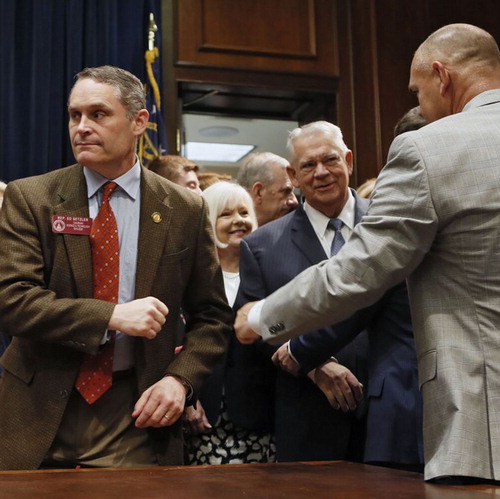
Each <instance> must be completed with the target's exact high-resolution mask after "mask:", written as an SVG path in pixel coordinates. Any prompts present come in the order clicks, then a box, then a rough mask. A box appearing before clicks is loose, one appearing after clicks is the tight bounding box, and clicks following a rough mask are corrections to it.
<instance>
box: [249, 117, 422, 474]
mask: <svg viewBox="0 0 500 499" xmlns="http://www.w3.org/2000/svg"><path fill="white" fill-rule="evenodd" d="M288 148H289V153H290V156H291V168H290V169H289V173H290V176H291V178H292V181H293V184H294V186H295V187H300V189H301V191H302V194H303V196H304V199H305V202H304V204H303V205H302V206H300V207H299V208H297V210H296V211H295V212H294V213H292V214H289V215H287V216H285V217H283V218H282V219H280V220H277V221H275V222H271V223H270V224H267V225H266V226H265V227H264V228H261V229H259V230H257V231H256V232H255V233H253V234H251V235H250V236H248V237H247V238H246V239H245V240H244V241H243V243H242V247H241V264H240V273H241V287H240V293H241V296H242V297H243V298H244V301H249V300H253V299H256V298H262V297H265V296H267V295H268V294H270V293H272V292H273V291H275V290H276V289H278V288H279V287H280V286H282V285H283V284H285V283H286V282H288V281H289V280H291V279H292V278H293V277H295V276H296V275H297V274H299V273H300V272H301V271H302V270H304V269H306V268H307V267H309V266H311V265H313V264H315V263H318V262H319V261H321V260H324V259H326V258H327V257H328V256H330V255H331V254H335V253H336V251H338V249H340V246H341V245H342V244H341V242H342V240H347V239H348V238H349V236H350V233H351V231H352V229H353V228H354V226H355V225H356V224H357V223H358V222H359V221H360V219H361V218H362V216H363V214H364V213H365V212H366V210H367V208H368V201H367V200H364V199H360V198H359V197H358V196H357V195H356V194H355V192H354V191H351V190H350V189H349V187H348V181H349V176H350V174H351V172H352V153H351V151H350V150H349V149H348V148H347V146H346V145H345V143H344V141H343V139H342V133H341V131H340V129H339V128H338V127H336V126H335V125H332V124H330V123H326V122H315V123H311V124H309V125H306V126H304V127H301V128H297V129H296V130H294V131H292V132H291V134H290V137H289V142H288ZM331 219H337V220H340V221H341V222H342V223H341V224H340V226H339V227H337V229H336V230H331V229H330V227H331V223H332V222H330V220H331ZM335 223H336V222H335ZM335 223H334V225H335ZM337 238H340V244H339V241H338V239H337ZM365 328H368V329H369V330H370V331H369V333H370V334H369V335H368V337H369V340H370V350H369V361H368V362H369V381H368V390H367V397H368V423H367V424H368V428H367V430H368V433H367V442H366V451H365V454H364V459H365V460H367V461H370V462H378V463H390V464H396V465H401V464H405V465H406V464H412V465H415V464H420V463H421V462H422V449H421V420H420V416H421V406H420V395H419V393H418V381H417V375H416V357H415V351H414V345H413V338H412V329H411V321H410V314H409V306H408V297H407V293H406V287H405V286H404V284H400V285H399V286H396V287H395V288H394V289H392V290H390V291H389V292H388V293H387V295H386V296H384V297H383V299H382V300H380V301H379V302H378V303H377V304H375V305H374V306H372V307H370V308H368V309H365V310H362V311H360V312H358V313H357V314H355V315H354V316H353V317H351V318H350V319H348V320H346V321H344V322H343V323H341V324H339V325H337V326H335V331H337V332H338V330H342V331H343V334H344V336H345V338H346V340H345V341H344V344H346V343H347V342H348V341H349V340H351V339H352V338H354V337H355V336H356V335H357V334H359V333H360V332H361V331H362V330H363V329H365ZM381 331H383V332H384V333H385V334H387V333H389V334H388V335H387V337H384V336H383V335H382V336H381V335H380V332H381ZM332 337H335V333H334V330H333V328H332V327H327V328H324V329H322V330H318V331H315V332H311V333H309V334H307V335H304V336H302V337H299V338H298V339H295V340H293V341H292V342H290V343H289V344H285V345H283V346H281V347H280V349H279V350H278V351H277V352H276V353H275V355H274V357H273V358H274V360H275V361H276V362H277V363H279V364H281V365H282V366H283V367H284V368H286V370H288V371H289V372H293V373H296V372H297V371H298V368H299V367H301V368H302V371H304V372H309V373H310V376H311V377H312V378H313V379H314V380H315V381H316V383H317V384H318V386H319V387H320V388H321V389H322V390H323V391H324V392H325V394H326V395H327V397H328V399H329V400H330V401H331V403H332V405H334V407H337V408H341V409H342V410H343V411H348V410H353V409H355V408H356V406H357V405H358V404H359V400H360V396H361V391H362V387H361V385H360V383H359V382H358V380H357V379H356V378H355V377H354V375H353V373H351V372H350V371H349V370H348V369H346V368H345V367H343V366H342V365H340V364H341V363H344V362H345V363H346V364H347V365H348V366H349V367H351V368H352V367H354V368H357V367H358V366H357V365H356V364H357V363H359V358H356V355H357V354H359V347H360V345H356V344H350V345H349V346H348V347H347V352H346V348H344V355H346V354H347V358H346V359H345V360H344V358H343V357H342V354H341V353H338V354H337V353H336V350H337V349H334V348H333V347H332V345H331V341H330V339H331V338H332ZM349 349H350V351H349ZM332 354H335V355H336V360H329V357H330V356H331V355H332ZM357 361H358V362H357ZM325 362H326V363H325ZM323 363H325V364H323ZM316 367H317V368H318V369H316V371H314V369H315V368H316ZM288 379H289V383H288V385H289V386H291V382H290V380H291V379H292V378H288ZM308 381H309V380H307V379H302V381H301V382H300V383H301V385H299V384H297V386H301V390H302V393H301V392H299V391H298V389H297V392H298V393H297V395H298V396H299V397H300V399H296V400H295V404H294V405H295V406H300V407H299V408H294V411H295V412H298V411H299V410H300V411H301V414H300V417H296V418H291V417H290V408H291V407H294V406H293V405H291V404H290V403H288V404H285V403H283V404H282V405H283V406H284V407H286V409H285V410H284V412H287V414H288V418H287V419H286V420H285V419H284V418H280V417H279V408H278V410H277V413H278V414H277V422H276V435H277V450H278V457H279V458H280V441H281V442H282V445H285V447H286V448H287V450H288V449H292V450H291V451H290V452H291V454H290V455H291V456H293V457H294V458H295V459H301V458H302V457H301V455H300V452H302V453H303V454H304V455H306V456H308V457H311V458H314V456H315V454H317V455H318V456H319V457H317V458H323V459H327V458H331V459H332V458H339V457H340V458H344V457H346V455H345V453H346V451H347V447H346V444H348V442H346V441H345V440H344V439H343V436H344V435H345V433H346V427H345V425H346V421H345V420H344V421H342V420H339V417H340V415H342V413H340V414H339V413H338V412H335V413H334V414H335V415H336V416H335V417H336V420H334V419H331V412H333V411H332V410H331V409H330V411H329V412H328V411H327V410H326V409H325V408H323V407H321V406H320V404H319V402H314V403H313V402H312V398H311V396H310V395H307V398H305V397H306V395H305V394H306V393H308V392H309V393H311V386H307V385H306V382H308ZM296 383H297V382H296ZM288 389H290V388H289V387H288ZM277 392H278V393H277V397H278V399H279V397H280V396H283V395H282V394H281V395H280V387H278V390H277ZM283 393H285V396H286V394H287V392H286V391H283ZM317 393H319V391H317ZM278 407H279V405H278ZM292 414H294V413H292ZM320 418H325V419H324V420H323V421H322V424H319V421H320ZM328 419H330V420H329V421H328ZM285 421H288V422H289V423H291V424H290V425H288V424H287V423H285ZM347 424H348V423H347ZM342 425H344V426H342ZM348 429H349V427H348V426H347V433H348ZM280 435H282V436H281V437H280ZM294 447H295V449H296V451H295V453H293V448H294ZM328 447H330V449H329V450H328ZM304 449H306V450H304ZM299 450H300V452H299ZM321 452H324V453H327V452H330V454H329V455H328V454H318V453H321ZM339 452H340V455H339ZM342 452H344V455H342ZM308 453H309V454H308ZM335 453H336V455H335Z"/></svg>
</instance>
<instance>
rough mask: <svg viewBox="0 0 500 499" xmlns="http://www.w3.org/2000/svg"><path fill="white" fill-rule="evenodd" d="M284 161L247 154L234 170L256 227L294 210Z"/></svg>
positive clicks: (280, 158)
mask: <svg viewBox="0 0 500 499" xmlns="http://www.w3.org/2000/svg"><path fill="white" fill-rule="evenodd" d="M288 166H289V163H288V161H287V160H286V159H285V158H282V157H281V156H278V155H276V154H273V153H271V152H262V153H254V154H250V155H249V156H248V158H246V160H245V161H244V162H243V164H242V165H241V167H240V168H239V170H238V183H239V184H240V185H242V186H243V187H244V188H245V189H246V190H247V191H248V192H249V193H250V196H251V197H252V201H253V205H254V208H255V214H256V215H257V221H258V222H259V227H262V226H263V225H264V224H266V223H267V222H270V221H271V220H276V219H277V218H279V217H282V216H284V215H286V214H287V213H288V212H290V211H291V210H294V209H295V208H296V207H297V205H298V201H297V197H296V196H295V194H294V192H293V186H292V183H291V181H290V178H289V177H288V174H287V171H286V169H287V167H288Z"/></svg>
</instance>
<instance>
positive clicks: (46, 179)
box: [9, 164, 85, 196]
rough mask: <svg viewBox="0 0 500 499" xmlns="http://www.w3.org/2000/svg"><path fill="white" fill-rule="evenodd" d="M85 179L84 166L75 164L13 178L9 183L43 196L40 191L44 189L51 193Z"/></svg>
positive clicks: (24, 190)
mask: <svg viewBox="0 0 500 499" xmlns="http://www.w3.org/2000/svg"><path fill="white" fill-rule="evenodd" d="M84 181H85V178H84V176H83V168H82V166H81V165H79V164H74V165H71V166H65V167H63V168H58V169H57V170H52V171H50V172H47V173H42V174H40V175H34V176H31V177H24V178H20V179H17V180H12V181H11V182H9V184H13V185H16V186H17V187H18V188H19V189H20V190H21V191H23V192H25V193H28V192H31V191H33V192H38V194H37V195H39V196H41V195H42V194H40V193H42V192H43V191H47V193H49V194H54V193H56V192H57V191H58V190H59V187H61V186H64V185H68V184H69V185H78V184H79V183H80V182H84Z"/></svg>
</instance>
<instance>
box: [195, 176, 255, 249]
mask: <svg viewBox="0 0 500 499" xmlns="http://www.w3.org/2000/svg"><path fill="white" fill-rule="evenodd" d="M201 195H202V197H203V198H204V199H205V201H206V202H207V205H208V218H209V220H210V223H211V224H212V229H213V231H214V238H215V244H216V245H217V247H219V248H227V244H223V243H221V242H220V241H219V238H218V237H217V230H216V228H215V226H216V224H217V218H218V217H219V215H220V214H221V213H222V211H223V210H224V208H225V207H226V206H227V205H228V204H230V203H238V202H241V201H243V202H244V203H245V204H246V205H247V206H248V213H249V215H250V219H251V220H252V231H254V230H255V229H256V228H257V217H256V216H255V211H254V209H253V201H252V198H251V197H250V194H248V192H247V191H246V190H245V189H244V188H243V187H242V186H241V185H238V184H236V183H234V182H225V181H221V182H216V183H215V184H212V185H210V186H208V187H207V188H206V189H205V190H204V191H203V192H202V193H201Z"/></svg>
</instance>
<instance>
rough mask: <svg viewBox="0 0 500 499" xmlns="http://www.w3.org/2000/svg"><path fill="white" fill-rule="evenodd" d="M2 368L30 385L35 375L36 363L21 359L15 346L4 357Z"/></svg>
mask: <svg viewBox="0 0 500 499" xmlns="http://www.w3.org/2000/svg"><path fill="white" fill-rule="evenodd" d="M2 366H3V368H4V370H5V371H7V372H9V373H10V374H12V375H13V376H16V377H17V378H19V379H21V380H22V381H24V382H25V383H26V384H28V383H30V382H31V380H32V379H33V376H34V375H35V363H34V362H28V361H27V360H26V359H23V358H21V355H20V354H19V353H18V350H17V349H15V348H14V346H13V345H12V346H10V347H9V348H8V349H7V351H6V352H5V354H4V355H3V357H2Z"/></svg>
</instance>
